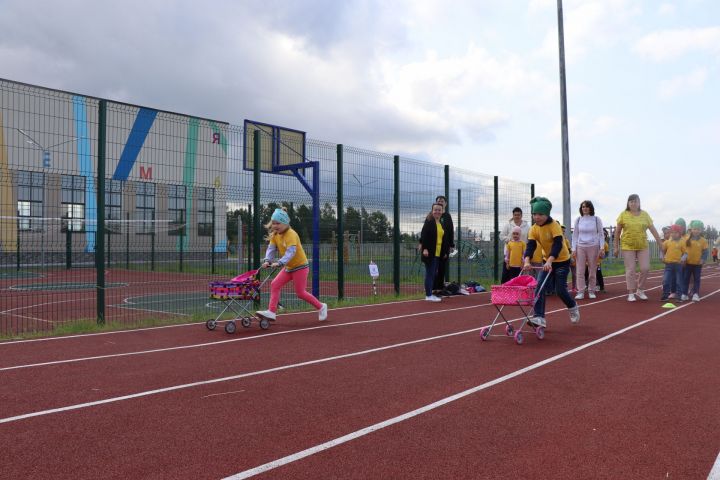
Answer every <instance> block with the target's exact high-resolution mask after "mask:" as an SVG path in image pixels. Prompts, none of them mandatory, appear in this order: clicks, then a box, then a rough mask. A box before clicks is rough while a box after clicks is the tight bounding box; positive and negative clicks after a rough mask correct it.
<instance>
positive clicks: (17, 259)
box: [15, 221, 20, 272]
mask: <svg viewBox="0 0 720 480" xmlns="http://www.w3.org/2000/svg"><path fill="white" fill-rule="evenodd" d="M16 222H17V227H16V228H17V241H16V242H15V260H16V261H17V271H18V272H19V271H20V222H19V221H16Z"/></svg>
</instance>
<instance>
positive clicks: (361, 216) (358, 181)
mask: <svg viewBox="0 0 720 480" xmlns="http://www.w3.org/2000/svg"><path fill="white" fill-rule="evenodd" d="M352 176H353V178H354V179H355V181H356V182H357V183H358V185H360V256H361V257H363V258H365V245H364V240H365V238H363V210H364V209H365V206H364V196H363V188H364V187H367V186H368V185H372V184H373V183H375V182H377V180H373V181H372V182H367V183H362V182H361V181H360V179H359V178H358V177H356V176H355V174H354V173H353V174H352Z"/></svg>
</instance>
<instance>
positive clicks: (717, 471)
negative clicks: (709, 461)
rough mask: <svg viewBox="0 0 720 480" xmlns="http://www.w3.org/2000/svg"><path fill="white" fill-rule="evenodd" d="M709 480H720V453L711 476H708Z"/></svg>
mask: <svg viewBox="0 0 720 480" xmlns="http://www.w3.org/2000/svg"><path fill="white" fill-rule="evenodd" d="M707 480H720V453H718V456H717V458H716V459H715V465H713V468H712V470H710V475H708V478H707Z"/></svg>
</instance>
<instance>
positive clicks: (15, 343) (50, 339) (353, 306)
mask: <svg viewBox="0 0 720 480" xmlns="http://www.w3.org/2000/svg"><path fill="white" fill-rule="evenodd" d="M620 277H623V278H624V275H613V276H610V277H605V279H609V278H620ZM656 278H662V277H661V276H660V277H650V276H648V280H654V279H656ZM621 283H624V281H621V282H614V283H607V285H618V284H621ZM489 293H490V292H481V293H476V294H473V295H487V294H489ZM94 298H95V297H92V298H91V297H87V298H81V299H80V300H81V301H85V300H88V301H89V300H94ZM74 301H77V299H76V300H62V301H56V302H48V303H41V304H36V305H30V306H26V307H18V308H13V309H11V310H5V311H2V312H0V314H3V313H5V312H11V311H13V310H20V309H23V308H30V307H38V306H43V305H53V304H56V303H67V302H74ZM424 301H425V300H423V299H418V300H398V301H393V302H383V303H368V304H365V305H350V306H347V307H335V308H333V309H332V311H333V312H334V311H337V310H347V309H357V308H372V307H383V306H388V305H396V304H403V303H417V302H424ZM308 313H312V312H309V311H304V312H292V313H283V316H286V315H287V316H289V315H305V314H308ZM202 323H204V322H192V323H183V324H178V325H163V326H159V327H145V328H133V329H127V330H115V331H112V332H98V333H82V334H79V335H65V336H62V337H46V338H31V339H27V340H11V341H7V342H0V347H3V346H9V345H17V344H20V343H36V342H51V341H57V340H69V339H74V338H88V337H94V336H97V335H117V334H123V333H137V332H144V331H150V330H160V329H165V328H179V327H194V326H197V325H202Z"/></svg>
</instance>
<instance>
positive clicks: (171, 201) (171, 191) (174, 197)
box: [168, 185, 186, 235]
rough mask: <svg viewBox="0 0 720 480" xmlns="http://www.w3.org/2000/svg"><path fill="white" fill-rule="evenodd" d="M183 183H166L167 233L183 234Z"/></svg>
mask: <svg viewBox="0 0 720 480" xmlns="http://www.w3.org/2000/svg"><path fill="white" fill-rule="evenodd" d="M185 192H186V187H185V185H168V214H169V215H170V229H169V230H168V235H185V198H186V195H185Z"/></svg>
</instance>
